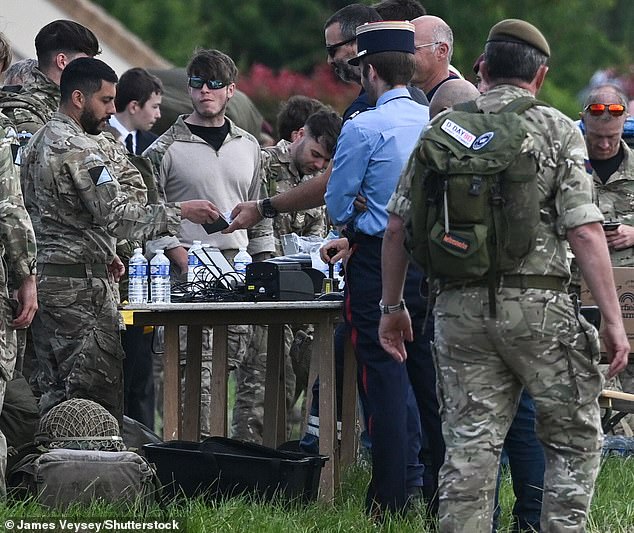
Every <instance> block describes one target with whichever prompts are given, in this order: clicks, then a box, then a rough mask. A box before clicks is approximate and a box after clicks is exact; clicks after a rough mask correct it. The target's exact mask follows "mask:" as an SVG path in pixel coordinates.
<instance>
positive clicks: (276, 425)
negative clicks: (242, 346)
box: [262, 324, 286, 448]
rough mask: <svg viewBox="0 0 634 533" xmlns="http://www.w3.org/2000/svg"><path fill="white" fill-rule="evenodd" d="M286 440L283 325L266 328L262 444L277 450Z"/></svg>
mask: <svg viewBox="0 0 634 533" xmlns="http://www.w3.org/2000/svg"><path fill="white" fill-rule="evenodd" d="M285 440H286V368H285V359H284V325H283V324H272V325H270V326H268V340H267V346H266V378H265V382H264V428H263V435H262V443H263V444H264V445H265V446H269V447H271V448H277V447H278V446H279V445H280V444H282V443H283V442H284V441H285Z"/></svg>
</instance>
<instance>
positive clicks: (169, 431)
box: [163, 324, 181, 441]
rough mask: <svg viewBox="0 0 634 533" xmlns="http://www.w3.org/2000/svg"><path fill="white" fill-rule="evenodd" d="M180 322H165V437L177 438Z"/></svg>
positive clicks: (179, 388)
mask: <svg viewBox="0 0 634 533" xmlns="http://www.w3.org/2000/svg"><path fill="white" fill-rule="evenodd" d="M178 348H179V346H178V324H165V353H164V354H163V372H164V374H163V382H164V383H163V438H164V440H166V441H168V440H175V439H179V438H180V436H181V427H180V408H181V386H180V369H179V364H178Z"/></svg>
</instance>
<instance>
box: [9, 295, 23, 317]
mask: <svg viewBox="0 0 634 533" xmlns="http://www.w3.org/2000/svg"><path fill="white" fill-rule="evenodd" d="M9 305H10V306H11V312H12V314H13V318H14V319H15V318H17V317H18V307H20V302H18V301H17V300H16V299H15V298H9Z"/></svg>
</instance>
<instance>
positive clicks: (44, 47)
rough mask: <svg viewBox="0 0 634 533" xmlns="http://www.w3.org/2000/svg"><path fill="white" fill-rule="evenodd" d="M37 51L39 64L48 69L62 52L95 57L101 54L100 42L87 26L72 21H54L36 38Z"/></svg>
mask: <svg viewBox="0 0 634 533" xmlns="http://www.w3.org/2000/svg"><path fill="white" fill-rule="evenodd" d="M35 51H36V53H37V61H38V64H39V65H40V67H41V68H46V67H48V66H50V64H51V61H52V60H53V58H54V57H55V56H56V55H57V54H59V53H60V52H63V53H67V54H69V53H76V54H77V53H84V54H86V55H87V56H88V57H95V56H96V55H97V54H99V41H98V40H97V37H95V34H94V33H93V32H91V31H90V30H89V29H88V28H86V26H82V25H81V24H78V23H77V22H73V21H72V20H54V21H53V22H51V23H49V24H47V25H46V26H44V27H43V28H42V29H41V30H40V31H39V32H38V33H37V35H36V36H35Z"/></svg>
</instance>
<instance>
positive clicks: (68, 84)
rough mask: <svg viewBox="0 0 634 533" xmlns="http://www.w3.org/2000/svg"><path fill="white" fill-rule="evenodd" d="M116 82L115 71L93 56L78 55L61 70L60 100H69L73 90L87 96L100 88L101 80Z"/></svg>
mask: <svg viewBox="0 0 634 533" xmlns="http://www.w3.org/2000/svg"><path fill="white" fill-rule="evenodd" d="M104 81H107V82H110V83H117V81H118V78H117V75H116V74H115V71H114V70H112V69H111V68H110V67H109V66H108V65H106V63H104V62H103V61H101V60H100V59H95V58H94V57H80V58H77V59H75V60H73V61H71V62H70V63H69V64H68V65H67V66H66V68H65V69H64V70H63V71H62V77H61V79H60V82H59V89H60V92H61V101H62V102H69V101H70V98H71V95H72V94H73V91H81V92H82V94H83V95H84V96H86V97H89V96H91V95H93V94H94V93H96V92H97V91H99V89H101V84H102V82H104Z"/></svg>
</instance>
